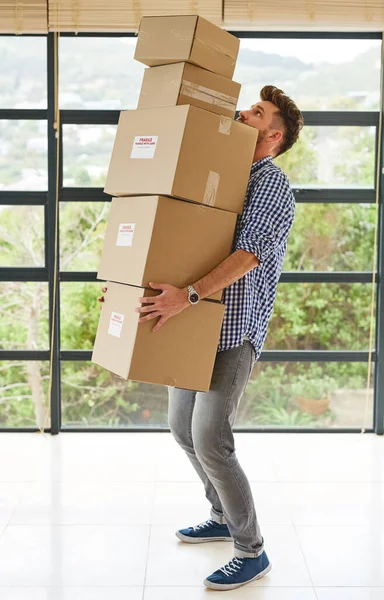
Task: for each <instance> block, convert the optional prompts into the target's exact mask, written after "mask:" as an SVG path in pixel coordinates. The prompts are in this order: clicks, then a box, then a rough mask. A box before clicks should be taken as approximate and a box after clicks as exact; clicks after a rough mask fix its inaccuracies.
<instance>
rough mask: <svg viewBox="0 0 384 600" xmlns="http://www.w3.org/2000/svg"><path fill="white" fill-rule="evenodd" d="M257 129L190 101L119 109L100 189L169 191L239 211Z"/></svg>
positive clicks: (168, 193) (130, 192)
mask: <svg viewBox="0 0 384 600" xmlns="http://www.w3.org/2000/svg"><path fill="white" fill-rule="evenodd" d="M257 134H258V132H257V130H256V129H254V128H253V127H249V126H248V125H245V124H243V123H240V122H238V121H233V120H232V119H229V118H228V117H223V116H219V115H215V114H214V113H212V112H209V111H207V110H202V109H201V108H197V107H196V106H190V105H184V106H172V107H165V108H148V109H146V110H127V111H123V112H121V114H120V119H119V125H118V128H117V133H116V138H115V143H114V147H113V150H112V157H111V161H110V164H109V170H108V175H107V181H106V184H105V188H104V191H105V192H106V193H107V194H110V195H111V196H140V195H146V194H147V195H153V194H161V195H164V196H175V197H178V198H182V199H185V200H191V201H193V202H199V203H201V204H206V205H208V206H214V207H215V208H222V209H224V210H228V211H230V212H237V213H238V214H241V212H242V210H243V205H244V198H245V193H246V190H247V185H248V180H249V173H250V170H251V166H252V161H253V156H254V151H255V147H256V140H257Z"/></svg>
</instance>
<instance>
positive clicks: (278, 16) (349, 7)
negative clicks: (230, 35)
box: [224, 0, 384, 31]
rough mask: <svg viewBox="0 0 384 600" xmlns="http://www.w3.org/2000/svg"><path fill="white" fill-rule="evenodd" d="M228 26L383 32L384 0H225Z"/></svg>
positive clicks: (236, 27)
mask: <svg viewBox="0 0 384 600" xmlns="http://www.w3.org/2000/svg"><path fill="white" fill-rule="evenodd" d="M224 24H225V26H226V27H228V28H233V29H254V30H263V29H264V30H268V29H269V30H273V29H274V30H312V31H316V30H319V31H321V30H322V31H324V30H326V31H330V30H337V31H346V30H354V31H361V30H366V31H379V30H383V29H384V0H225V3H224Z"/></svg>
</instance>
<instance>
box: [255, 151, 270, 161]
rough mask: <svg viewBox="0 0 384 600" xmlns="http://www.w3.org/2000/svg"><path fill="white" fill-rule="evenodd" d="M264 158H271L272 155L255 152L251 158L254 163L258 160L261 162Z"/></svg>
mask: <svg viewBox="0 0 384 600" xmlns="http://www.w3.org/2000/svg"><path fill="white" fill-rule="evenodd" d="M266 156H272V154H270V153H269V152H255V154H254V156H253V162H254V163H255V162H258V161H259V160H261V159H262V158H265V157H266ZM272 158H273V157H272Z"/></svg>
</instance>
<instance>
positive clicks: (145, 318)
mask: <svg viewBox="0 0 384 600" xmlns="http://www.w3.org/2000/svg"><path fill="white" fill-rule="evenodd" d="M159 316H160V313H159V312H158V311H157V310H155V311H153V312H151V313H149V315H147V316H146V317H140V319H139V323H145V322H146V321H150V320H151V319H156V317H159Z"/></svg>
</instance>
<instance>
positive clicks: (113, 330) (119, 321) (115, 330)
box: [108, 312, 124, 338]
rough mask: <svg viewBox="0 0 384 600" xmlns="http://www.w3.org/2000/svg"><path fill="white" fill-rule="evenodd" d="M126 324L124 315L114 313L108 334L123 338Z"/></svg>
mask: <svg viewBox="0 0 384 600" xmlns="http://www.w3.org/2000/svg"><path fill="white" fill-rule="evenodd" d="M123 323H124V315H121V314H120V313H117V312H112V314H111V318H110V320H109V327H108V333H109V334H110V335H114V336H115V337H118V338H119V337H120V336H121V331H122V329H123Z"/></svg>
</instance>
